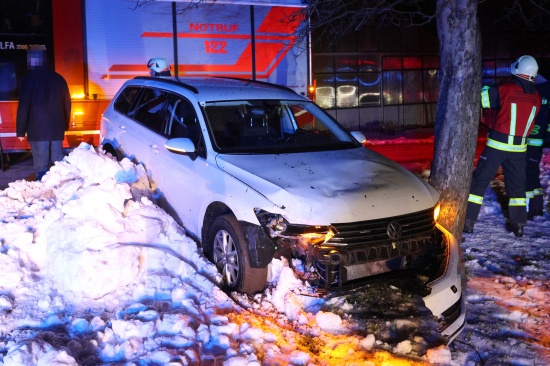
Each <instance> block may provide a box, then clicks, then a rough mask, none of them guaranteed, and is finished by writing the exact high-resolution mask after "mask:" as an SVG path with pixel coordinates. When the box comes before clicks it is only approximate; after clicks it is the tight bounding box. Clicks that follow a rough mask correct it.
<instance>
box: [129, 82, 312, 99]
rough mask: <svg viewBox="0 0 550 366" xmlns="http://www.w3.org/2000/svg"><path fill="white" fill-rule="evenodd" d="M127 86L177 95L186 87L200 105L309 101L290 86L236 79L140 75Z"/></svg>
mask: <svg viewBox="0 0 550 366" xmlns="http://www.w3.org/2000/svg"><path fill="white" fill-rule="evenodd" d="M125 85H142V86H153V87H158V88H163V89H167V90H171V91H175V92H177V91H178V90H181V89H182V88H183V89H185V90H188V91H191V92H192V93H193V94H194V96H195V97H196V98H197V100H198V101H200V102H208V101H218V100H236V99H294V100H296V99H297V100H308V99H307V98H305V97H304V96H301V95H299V94H298V93H296V92H295V91H294V90H292V89H290V88H288V87H286V86H281V85H277V84H272V83H267V82H263V81H256V80H248V79H236V78H223V77H204V78H199V77H180V78H175V77H147V76H138V77H135V78H134V79H132V80H129V81H127V82H126V84H125Z"/></svg>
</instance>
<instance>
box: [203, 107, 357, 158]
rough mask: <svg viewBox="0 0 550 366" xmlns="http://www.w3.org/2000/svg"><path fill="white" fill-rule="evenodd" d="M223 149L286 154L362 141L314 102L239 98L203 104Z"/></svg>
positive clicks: (346, 146) (217, 143)
mask: <svg viewBox="0 0 550 366" xmlns="http://www.w3.org/2000/svg"><path fill="white" fill-rule="evenodd" d="M204 112H205V115H206V119H207V123H208V125H209V126H208V127H209V130H210V132H211V136H212V137H213V141H212V145H213V147H214V149H215V150H216V151H218V152H220V153H248V154H249V153H258V154H270V153H275V154H283V153H291V152H304V151H327V150H338V149H349V148H355V147H358V146H359V143H358V142H357V141H356V140H355V139H354V138H353V137H352V136H351V135H350V134H349V133H348V132H346V130H344V128H342V126H341V125H340V124H339V123H338V122H336V121H335V120H334V119H332V118H331V117H330V116H329V115H328V114H327V113H325V112H324V111H323V110H322V109H321V108H319V107H318V106H317V105H315V104H314V103H312V102H307V101H285V100H238V101H219V102H209V103H206V104H205V106H204Z"/></svg>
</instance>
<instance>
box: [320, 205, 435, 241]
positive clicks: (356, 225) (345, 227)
mask: <svg viewBox="0 0 550 366" xmlns="http://www.w3.org/2000/svg"><path fill="white" fill-rule="evenodd" d="M390 223H397V224H399V225H400V227H401V235H400V237H399V238H390V237H389V235H388V225H389V224H390ZM332 228H333V231H334V232H335V233H336V234H335V235H334V236H333V237H332V238H331V239H330V240H328V241H327V242H326V243H324V245H326V246H330V245H334V246H337V247H341V246H346V247H350V246H361V245H368V246H372V245H373V244H376V243H379V242H384V241H388V240H394V241H395V240H399V241H402V240H407V239H410V238H414V237H418V236H419V235H420V236H422V235H423V234H428V236H429V235H431V233H432V231H433V230H434V228H435V220H434V217H433V209H432V208H430V209H427V210H424V211H419V212H414V213H411V214H407V215H402V216H394V217H387V218H383V219H377V220H367V221H357V222H351V223H343V224H332Z"/></svg>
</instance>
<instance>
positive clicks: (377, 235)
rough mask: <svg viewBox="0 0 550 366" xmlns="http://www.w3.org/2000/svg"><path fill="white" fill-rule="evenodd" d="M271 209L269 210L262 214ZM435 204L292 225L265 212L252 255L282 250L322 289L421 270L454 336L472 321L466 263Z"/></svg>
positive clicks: (432, 302)
mask: <svg viewBox="0 0 550 366" xmlns="http://www.w3.org/2000/svg"><path fill="white" fill-rule="evenodd" d="M262 215H263V216H262ZM433 215H434V213H433V209H428V210H424V211H420V212H416V213H412V214H407V215H402V216H398V217H391V218H384V219H378V220H369V221H364V222H355V223H347V224H333V225H331V226H330V227H323V226H304V225H291V224H288V223H286V222H284V219H282V217H281V216H278V215H271V214H268V213H265V212H258V213H257V216H258V218H259V221H260V222H261V223H262V227H257V226H255V225H248V229H246V230H245V232H246V233H247V234H246V235H247V239H248V240H249V244H250V249H251V252H250V255H251V262H253V263H254V262H256V265H266V262H269V261H270V260H271V258H273V256H274V255H275V256H277V253H279V254H281V253H290V255H291V257H292V258H297V259H300V260H301V261H302V263H303V264H304V266H303V270H296V269H295V272H296V273H297V275H298V276H299V277H300V278H301V279H302V280H305V281H307V282H308V283H309V284H311V285H312V287H313V288H315V289H316V290H317V291H318V293H325V294H326V293H328V292H341V291H347V290H350V289H354V288H357V287H360V286H362V285H364V284H365V283H368V282H369V281H383V280H384V279H385V278H390V277H392V278H395V277H399V276H406V277H409V278H411V277H416V278H418V279H420V282H422V283H423V284H424V286H423V288H422V289H421V290H420V291H421V292H422V297H423V299H424V302H425V304H426V306H427V307H428V308H429V309H430V310H431V311H432V314H433V315H434V317H435V318H436V319H437V321H438V323H439V325H440V332H441V334H442V335H443V336H445V337H446V338H447V339H448V341H449V343H450V342H451V341H452V340H453V339H454V338H455V337H456V336H457V335H458V334H459V332H460V331H461V330H462V328H463V327H464V323H465V309H464V300H463V298H462V291H463V288H464V287H463V286H464V282H465V281H464V266H463V259H462V256H461V252H460V247H459V246H458V245H457V243H456V240H455V238H454V237H453V236H452V235H451V234H450V233H449V232H448V231H447V230H445V229H444V228H443V227H441V226H440V225H438V224H437V223H436V221H435V219H434V216H433Z"/></svg>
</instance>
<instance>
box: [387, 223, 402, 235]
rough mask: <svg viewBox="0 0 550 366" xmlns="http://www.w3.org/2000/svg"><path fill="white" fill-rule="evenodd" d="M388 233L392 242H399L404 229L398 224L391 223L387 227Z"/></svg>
mask: <svg viewBox="0 0 550 366" xmlns="http://www.w3.org/2000/svg"><path fill="white" fill-rule="evenodd" d="M386 233H387V234H388V236H389V237H390V239H391V240H397V239H399V238H400V237H401V234H402V233H403V229H402V228H401V225H400V224H399V223H398V222H396V221H391V222H390V223H389V224H388V226H387V227H386Z"/></svg>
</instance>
